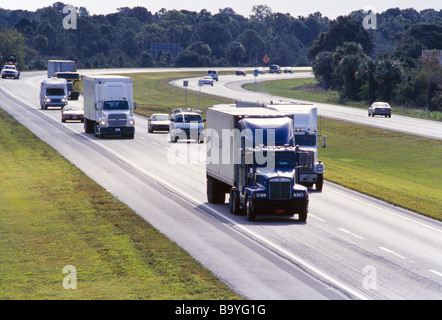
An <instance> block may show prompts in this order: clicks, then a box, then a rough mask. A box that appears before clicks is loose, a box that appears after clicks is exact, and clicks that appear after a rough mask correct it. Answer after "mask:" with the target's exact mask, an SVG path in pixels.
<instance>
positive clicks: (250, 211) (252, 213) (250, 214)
mask: <svg viewBox="0 0 442 320" xmlns="http://www.w3.org/2000/svg"><path fill="white" fill-rule="evenodd" d="M246 213H247V220H249V221H255V220H256V213H255V208H253V202H252V200H249V199H248V200H247V209H246Z"/></svg>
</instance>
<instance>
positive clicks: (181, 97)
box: [126, 72, 234, 116]
mask: <svg viewBox="0 0 442 320" xmlns="http://www.w3.org/2000/svg"><path fill="white" fill-rule="evenodd" d="M203 75H204V74H203V73H201V72H176V73H172V72H170V73H146V74H142V73H135V74H130V75H126V76H130V77H132V79H133V84H134V100H135V101H137V103H138V108H137V113H139V114H141V115H144V116H150V115H151V114H153V113H169V114H170V113H171V111H172V110H173V109H176V108H184V107H186V105H185V102H186V96H185V91H184V90H183V89H180V88H175V87H172V86H171V85H170V84H169V82H170V81H171V80H174V79H183V78H192V77H201V76H203ZM213 90H216V82H215V85H214V87H213ZM222 103H234V100H231V99H223V98H219V97H215V96H211V95H207V94H204V93H201V97H200V109H201V110H206V109H207V108H209V107H212V106H213V105H214V104H222ZM187 106H188V107H192V108H196V107H198V92H194V91H191V90H188V91H187Z"/></svg>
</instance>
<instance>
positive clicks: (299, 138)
mask: <svg viewBox="0 0 442 320" xmlns="http://www.w3.org/2000/svg"><path fill="white" fill-rule="evenodd" d="M295 144H297V145H298V146H305V147H314V146H316V136H314V135H308V134H307V135H295Z"/></svg>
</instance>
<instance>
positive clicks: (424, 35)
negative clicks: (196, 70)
mask: <svg viewBox="0 0 442 320" xmlns="http://www.w3.org/2000/svg"><path fill="white" fill-rule="evenodd" d="M64 7H65V5H64V4H63V3H61V2H56V3H54V4H53V5H52V6H49V7H45V8H42V9H38V10H36V11H35V12H31V11H26V10H4V9H1V8H0V53H3V58H5V57H6V56H7V55H15V56H16V58H17V60H18V62H19V64H20V66H21V68H22V69H29V70H39V69H40V70H42V69H45V68H46V66H47V60H49V59H71V60H76V61H77V62H78V65H79V67H80V68H119V67H172V66H176V67H205V66H207V67H209V66H210V67H225V66H238V67H240V66H266V65H268V64H279V65H281V66H307V65H312V67H313V70H314V73H315V76H316V77H317V78H318V80H319V81H320V84H321V86H322V87H323V88H324V89H334V90H338V91H339V92H340V95H341V99H342V100H343V101H344V100H364V101H374V100H379V99H382V100H387V101H389V102H395V103H399V104H402V105H413V106H419V107H425V108H430V109H431V110H438V109H440V108H441V99H442V98H441V83H440V81H441V74H440V72H441V71H440V68H438V67H437V66H435V65H428V64H424V63H422V59H421V58H420V57H421V52H422V50H423V49H442V48H440V44H441V43H442V40H441V39H442V38H441V36H442V31H441V28H442V11H435V10H433V9H427V10H423V11H421V12H417V11H416V10H414V9H405V10H400V9H398V8H393V9H389V10H387V11H385V12H382V13H379V14H377V21H376V22H377V25H376V29H370V30H366V29H364V28H363V23H362V21H363V19H364V18H365V17H366V16H367V13H366V12H364V11H362V10H360V11H355V12H352V13H351V14H349V15H348V16H340V17H338V18H337V19H335V20H330V19H328V18H327V17H324V16H322V14H321V13H320V12H316V13H313V14H310V15H308V16H307V17H303V16H297V17H294V16H292V15H291V14H289V13H275V12H273V11H272V9H271V8H270V7H269V6H266V5H257V6H254V7H253V9H252V15H250V16H249V17H244V16H241V15H239V14H237V13H235V12H234V10H232V9H231V8H224V9H219V12H217V13H214V14H212V13H211V12H208V11H207V10H201V11H200V12H191V11H187V10H181V11H177V10H165V9H162V10H160V11H158V12H156V13H152V12H150V11H149V10H148V9H147V8H143V7H134V8H128V7H123V8H120V9H118V10H117V12H115V13H112V14H107V15H90V14H89V12H88V11H87V9H86V8H84V7H80V8H77V21H76V27H77V28H76V29H65V28H64V27H63V19H64V18H65V17H66V13H63V8H64ZM153 44H165V45H174V46H177V45H178V46H179V48H180V52H179V54H176V55H175V54H173V52H171V51H169V50H167V49H160V50H156V51H155V52H152V51H151V47H152V45H153ZM265 55H266V56H267V57H269V58H270V61H269V63H268V64H266V63H265V62H263V60H262V59H263V57H264V56H265Z"/></svg>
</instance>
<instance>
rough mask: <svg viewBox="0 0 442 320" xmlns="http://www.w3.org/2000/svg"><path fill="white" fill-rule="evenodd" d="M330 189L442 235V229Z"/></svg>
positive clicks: (334, 190)
mask: <svg viewBox="0 0 442 320" xmlns="http://www.w3.org/2000/svg"><path fill="white" fill-rule="evenodd" d="M329 188H330V189H331V191H333V192H336V193H338V194H340V195H342V196H345V197H347V198H350V199H353V200H355V201H358V202H360V203H363V204H364V205H366V206H370V207H372V208H375V209H376V210H380V211H384V212H386V213H389V214H391V215H394V216H396V217H399V218H401V219H404V220H407V221H410V222H413V223H416V224H418V225H421V226H423V227H426V228H428V229H431V230H434V231H437V232H440V233H442V229H438V228H436V227H433V226H430V225H428V224H425V223H423V222H420V221H417V220H415V219H413V218H409V217H406V216H404V215H402V214H399V213H396V212H393V211H391V210H388V209H385V208H382V207H380V206H378V205H376V204H372V203H370V202H368V201H366V200H363V199H358V198H356V197H353V196H351V195H348V194H345V193H343V192H340V191H338V190H337V189H335V188H333V187H330V186H329Z"/></svg>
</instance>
